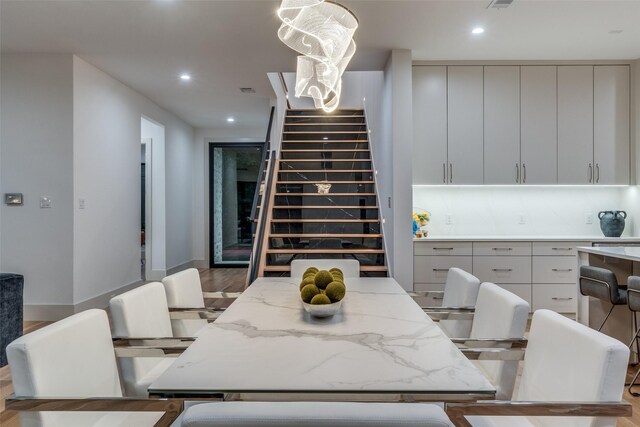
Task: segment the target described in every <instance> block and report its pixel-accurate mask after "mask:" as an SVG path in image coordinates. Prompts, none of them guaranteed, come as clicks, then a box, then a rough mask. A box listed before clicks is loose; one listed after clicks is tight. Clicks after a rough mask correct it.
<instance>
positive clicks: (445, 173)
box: [442, 163, 447, 184]
mask: <svg viewBox="0 0 640 427" xmlns="http://www.w3.org/2000/svg"><path fill="white" fill-rule="evenodd" d="M442 182H443V183H445V184H446V183H447V165H446V164H444V163H443V164H442Z"/></svg>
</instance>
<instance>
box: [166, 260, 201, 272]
mask: <svg viewBox="0 0 640 427" xmlns="http://www.w3.org/2000/svg"><path fill="white" fill-rule="evenodd" d="M187 268H195V261H193V260H191V261H187V262H185V263H183V264H180V265H176V266H175V267H171V268H169V269H167V276H170V275H172V274H176V273H179V272H181V271H182V270H186V269H187Z"/></svg>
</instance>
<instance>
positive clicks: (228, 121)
mask: <svg viewBox="0 0 640 427" xmlns="http://www.w3.org/2000/svg"><path fill="white" fill-rule="evenodd" d="M235 121H236V119H234V118H233V117H227V123H233V122H235Z"/></svg>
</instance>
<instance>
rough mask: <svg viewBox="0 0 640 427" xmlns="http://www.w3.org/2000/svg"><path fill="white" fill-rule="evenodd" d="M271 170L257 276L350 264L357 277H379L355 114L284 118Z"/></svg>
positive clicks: (371, 184)
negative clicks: (356, 266) (308, 263)
mask: <svg viewBox="0 0 640 427" xmlns="http://www.w3.org/2000/svg"><path fill="white" fill-rule="evenodd" d="M276 167H277V169H276V171H277V176H276V177H275V179H274V182H273V183H272V185H273V187H272V191H271V203H270V204H269V206H270V212H269V216H268V217H267V222H268V223H269V228H268V230H267V233H266V236H265V245H264V246H265V249H263V259H262V263H261V272H262V275H264V276H288V275H289V271H290V263H291V261H292V260H294V259H356V260H358V261H359V262H360V275H361V276H367V277H369V276H386V275H387V267H386V265H385V256H384V245H383V235H382V227H381V225H382V224H381V222H380V213H379V208H378V205H377V197H376V189H375V180H374V173H373V170H372V163H371V152H370V150H369V142H368V132H367V125H366V118H365V116H364V111H363V110H338V111H335V112H334V113H332V114H330V115H328V114H325V113H323V112H322V111H321V110H288V111H287V116H286V118H285V123H284V129H283V137H282V147H281V151H280V160H279V162H278V165H277V166H276ZM265 213H266V212H265Z"/></svg>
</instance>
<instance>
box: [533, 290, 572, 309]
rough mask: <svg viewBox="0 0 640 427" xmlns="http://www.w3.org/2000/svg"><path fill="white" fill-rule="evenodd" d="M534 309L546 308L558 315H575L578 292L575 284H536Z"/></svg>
mask: <svg viewBox="0 0 640 427" xmlns="http://www.w3.org/2000/svg"><path fill="white" fill-rule="evenodd" d="M532 290H533V309H534V310H538V309H541V308H546V309H549V310H553V311H557V312H558V313H575V312H576V299H577V294H578V290H577V288H576V285H574V284H570V285H569V284H566V283H561V284H549V283H536V284H534V285H533V286H532Z"/></svg>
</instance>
